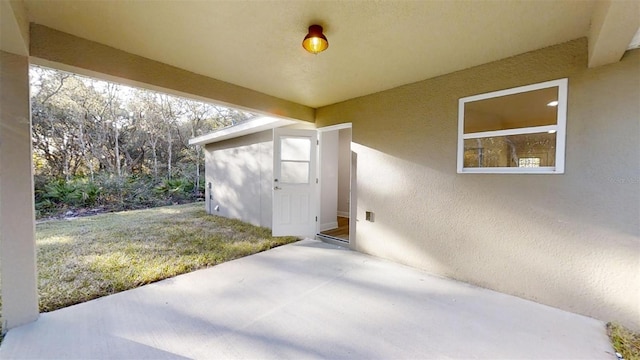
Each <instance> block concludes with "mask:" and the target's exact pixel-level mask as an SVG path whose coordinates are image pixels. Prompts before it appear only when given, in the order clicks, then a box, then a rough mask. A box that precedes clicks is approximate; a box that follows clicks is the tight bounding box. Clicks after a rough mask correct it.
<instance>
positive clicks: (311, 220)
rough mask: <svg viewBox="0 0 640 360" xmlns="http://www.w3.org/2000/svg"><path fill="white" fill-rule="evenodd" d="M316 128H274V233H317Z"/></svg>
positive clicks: (280, 234)
mask: <svg viewBox="0 0 640 360" xmlns="http://www.w3.org/2000/svg"><path fill="white" fill-rule="evenodd" d="M316 144H317V134H316V131H315V130H293V129H274V131H273V147H274V148H273V176H274V179H273V226H272V232H273V236H289V235H291V236H313V235H314V234H315V231H316V215H315V191H316V148H317V145H316Z"/></svg>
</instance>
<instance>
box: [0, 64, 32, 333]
mask: <svg viewBox="0 0 640 360" xmlns="http://www.w3.org/2000/svg"><path fill="white" fill-rule="evenodd" d="M0 280H1V284H0V287H1V288H2V292H1V296H2V329H3V331H6V330H7V329H11V328H13V327H16V326H19V325H22V324H26V323H28V322H31V321H34V320H36V319H37V318H38V292H37V285H36V281H37V276H36V247H35V220H34V199H33V173H32V153H31V110H30V100H29V59H28V57H26V56H21V55H14V54H11V53H7V52H3V51H0Z"/></svg>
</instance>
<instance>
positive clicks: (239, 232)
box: [36, 203, 297, 312]
mask: <svg viewBox="0 0 640 360" xmlns="http://www.w3.org/2000/svg"><path fill="white" fill-rule="evenodd" d="M203 208H204V205H203V203H194V204H187V205H176V206H167V207H160V208H154V209H147V210H135V211H125V212H118V213H109V214H102V215H96V216H91V217H83V218H76V219H73V220H53V221H47V222H43V223H39V224H37V225H36V247H37V262H38V292H39V295H40V311H41V312H47V311H52V310H56V309H59V308H62V307H65V306H69V305H73V304H77V303H81V302H84V301H87V300H91V299H95V298H98V297H101V296H105V295H109V294H113V293H116V292H119V291H123V290H127V289H132V288H135V287H138V286H140V285H144V284H149V283H152V282H154V281H158V280H162V279H166V278H168V277H172V276H175V275H178V274H183V273H186V272H190V271H193V270H196V269H201V268H205V267H208V266H213V265H216V264H219V263H222V262H225V261H229V260H233V259H237V258H239V257H243V256H247V255H250V254H254V253H257V252H260V251H263V250H267V249H270V248H273V247H276V246H279V245H284V244H287V243H290V242H293V241H296V240H297V238H295V237H275V238H274V237H271V230H269V229H267V228H260V227H256V226H253V225H249V224H246V223H243V222H241V221H237V220H230V219H226V218H222V217H217V216H211V215H207V214H206V212H205V211H204V209H203Z"/></svg>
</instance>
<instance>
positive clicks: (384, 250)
mask: <svg viewBox="0 0 640 360" xmlns="http://www.w3.org/2000/svg"><path fill="white" fill-rule="evenodd" d="M564 77H568V78H569V99H568V102H569V104H568V120H567V148H566V172H565V174H564V175H498V174H493V175H482V174H456V142H457V136H456V134H457V104H458V99H459V98H461V97H465V96H470V95H474V94H480V93H485V92H489V91H494V90H500V89H506V88H511V87H515V86H521V85H527V84H532V83H537V82H542V81H546V80H552V79H558V78H564ZM639 99H640V51H639V50H635V51H631V52H627V54H626V55H625V56H624V58H623V59H622V61H621V62H619V63H617V64H613V65H608V66H603V67H599V68H595V69H588V68H587V41H586V39H579V40H576V41H572V42H568V43H565V44H561V45H558V46H554V47H550V48H545V49H542V50H538V51H535V52H531V53H526V54H523V55H519V56H515V57H512V58H508V59H504V60H501V61H497V62H493V63H489V64H485V65H482V66H478V67H474V68H471V69H467V70H463V71H459V72H456V73H452V74H449V75H445V76H441V77H437V78H433V79H430V80H425V81H422V82H418V83H414V84H409V85H406V86H402V87H398V88H395V89H391V90H388V91H384V92H381V93H377V94H373V95H370V96H366V97H361V98H357V99H353V100H350V101H346V102H343V103H339V104H335V105H332V106H328V107H323V108H320V109H318V110H317V113H316V114H317V115H316V116H317V118H316V124H317V126H318V127H321V126H327V125H332V124H336V123H341V122H352V123H353V143H354V144H353V148H352V150H353V151H354V152H356V153H357V159H358V169H357V179H358V194H357V200H358V203H357V217H358V223H357V229H356V231H357V234H356V240H357V242H356V243H355V244H356V245H355V246H356V247H357V250H360V251H363V252H366V253H369V254H373V255H376V256H381V257H383V258H387V259H391V260H394V261H399V262H401V263H404V264H408V265H411V266H415V267H418V268H421V269H425V270H427V271H430V272H433V273H436V274H440V275H444V276H447V277H452V278H455V279H460V280H463V281H466V282H469V283H473V284H477V285H480V286H483V287H487V288H490V289H494V290H498V291H501V292H505V293H508V294H513V295H517V296H520V297H523V298H527V299H531V300H534V301H537V302H540V303H544V304H548V305H551V306H555V307H559V308H561V309H566V310H569V311H573V312H577V313H581V314H586V315H589V316H592V317H596V318H598V319H602V320H605V321H609V320H615V321H619V322H621V323H623V324H626V325H628V326H631V327H634V328H636V329H640V305H639V304H640V161H639V160H638V155H639V154H640V139H639V137H640V121H639V119H640V101H639ZM365 211H373V212H374V213H375V222H368V221H365V220H364V212H365Z"/></svg>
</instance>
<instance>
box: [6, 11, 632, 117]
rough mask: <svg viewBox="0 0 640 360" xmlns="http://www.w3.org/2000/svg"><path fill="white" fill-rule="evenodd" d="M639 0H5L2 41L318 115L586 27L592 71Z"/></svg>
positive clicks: (99, 72) (190, 92) (56, 57)
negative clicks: (321, 39) (314, 45)
mask: <svg viewBox="0 0 640 360" xmlns="http://www.w3.org/2000/svg"><path fill="white" fill-rule="evenodd" d="M639 4H640V3H639V2H638V1H616V0H603V1H595V0H585V1H579V2H578V1H574V0H556V1H550V2H541V1H509V2H483V1H471V0H470V1H465V0H461V1H455V2H451V1H425V2H356V1H343V2H340V1H336V2H327V1H310V0H307V1H305V0H301V1H288V0H281V1H275V2H236V1H222V2H218V1H215V2H214V1H212V2H209V1H202V2H178V1H165V2H157V3H154V4H153V6H149V3H148V2H145V1H116V2H114V1H102V0H95V1H78V0H58V1H55V2H54V1H42V0H0V6H1V7H2V8H1V9H0V10H1V12H0V14H1V16H2V18H1V20H2V28H1V31H0V33H1V34H2V41H1V43H0V45H1V49H2V51H8V52H12V53H16V54H19V55H25V56H26V55H29V56H31V60H32V62H33V63H37V64H42V65H48V66H53V67H56V68H60V69H63V70H69V71H74V72H79V73H81V74H84V75H90V76H97V77H100V78H103V79H107V80H113V81H118V82H123V83H125V84H129V85H134V86H143V87H147V88H151V89H153V90H159V91H166V92H169V93H174V94H176V95H181V96H189V97H192V98H195V99H202V100H206V101H214V102H217V103H219V104H222V105H231V106H235V107H239V108H241V109H244V110H251V111H255V112H258V113H262V114H267V115H272V116H276V117H283V118H290V119H301V120H305V121H310V122H313V121H314V117H315V111H314V109H316V108H319V107H322V106H326V105H330V104H333V103H336V102H341V101H345V100H349V99H352V98H355V97H359V96H364V95H368V94H371V93H375V92H379V91H383V90H387V89H390V88H394V87H397V86H401V85H405V84H408V83H412V82H417V81H421V80H425V79H428V78H432V77H436V76H440V75H444V74H447V73H451V72H454V71H458V70H462V69H466V68H470V67H473V66H478V65H481V64H485V63H488V62H492V61H496V60H500V59H503V58H506V57H510V56H514V55H518V54H522V53H525V52H529V51H533V50H537V49H541V48H544V47H548V46H552V45H556V44H559V43H563V42H567V41H571V40H574V39H577V38H581V37H587V38H588V40H589V61H588V62H589V66H590V67H595V66H600V65H605V64H609V63H613V62H616V61H619V60H620V58H621V57H622V55H623V54H624V52H625V50H626V49H627V47H628V45H629V42H630V41H631V38H632V37H633V34H634V33H636V31H637V30H638V28H639V27H640V11H639V9H638V7H639V6H640V5H639ZM177 14H179V16H178V15H177ZM399 19H402V20H401V21H400V20H399ZM29 22H32V26H31V29H30V31H29V27H28V24H29ZM313 23H317V24H319V25H322V26H323V28H324V30H325V35H326V36H327V37H328V38H329V41H330V42H331V48H330V49H329V50H327V51H325V52H323V53H321V54H319V55H311V54H309V53H307V52H306V51H305V50H304V49H303V48H302V46H300V43H301V40H302V38H303V37H304V34H306V31H307V28H308V26H309V25H310V24H313Z"/></svg>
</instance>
